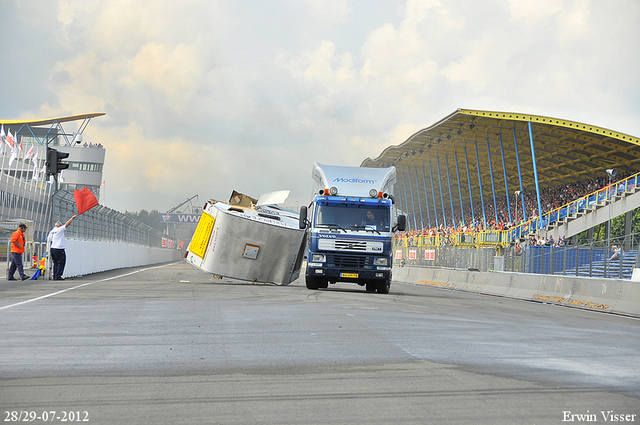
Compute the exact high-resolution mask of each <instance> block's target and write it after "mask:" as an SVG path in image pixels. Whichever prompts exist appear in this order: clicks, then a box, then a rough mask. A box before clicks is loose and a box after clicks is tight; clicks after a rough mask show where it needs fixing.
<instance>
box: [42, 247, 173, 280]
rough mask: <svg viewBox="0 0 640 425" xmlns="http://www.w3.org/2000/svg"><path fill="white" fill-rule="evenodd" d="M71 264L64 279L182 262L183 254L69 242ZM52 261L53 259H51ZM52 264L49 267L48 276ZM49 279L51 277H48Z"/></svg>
mask: <svg viewBox="0 0 640 425" xmlns="http://www.w3.org/2000/svg"><path fill="white" fill-rule="evenodd" d="M65 251H66V254H67V263H66V265H65V268H64V274H63V275H62V277H73V276H82V275H86V274H91V273H98V272H103V271H106V270H113V269H121V268H125V267H137V266H145V265H148V264H157V263H166V262H171V261H178V260H180V259H181V258H182V255H183V253H182V251H180V250H177V249H170V248H150V247H145V246H135V245H125V244H118V243H107V242H93V241H80V240H72V239H67V247H66V249H65ZM49 261H50V259H49ZM51 269H52V265H50V264H48V270H47V274H48V273H50V272H51ZM48 276H50V275H49V274H48Z"/></svg>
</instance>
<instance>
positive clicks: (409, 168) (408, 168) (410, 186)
mask: <svg viewBox="0 0 640 425" xmlns="http://www.w3.org/2000/svg"><path fill="white" fill-rule="evenodd" d="M407 172H408V173H409V193H410V194H411V214H412V215H413V230H418V223H417V222H416V203H415V202H414V201H413V184H411V167H407ZM402 181H403V182H404V171H403V172H402Z"/></svg>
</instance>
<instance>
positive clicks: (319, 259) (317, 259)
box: [311, 254, 387, 264]
mask: <svg viewBox="0 0 640 425" xmlns="http://www.w3.org/2000/svg"><path fill="white" fill-rule="evenodd" d="M311 261H313V262H318V263H324V262H325V261H327V258H326V257H325V255H324V254H313V255H312V256H311ZM385 264H387V263H385Z"/></svg>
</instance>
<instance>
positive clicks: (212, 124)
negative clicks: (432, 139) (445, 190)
mask: <svg viewBox="0 0 640 425" xmlns="http://www.w3.org/2000/svg"><path fill="white" fill-rule="evenodd" d="M0 18H1V20H2V24H1V26H0V28H2V32H1V34H2V35H0V52H1V55H2V56H1V57H0V62H1V66H2V71H1V74H0V75H1V77H0V99H2V102H0V118H2V119H37V118H53V117H59V116H65V115H75V114H82V113H89V112H105V113H106V116H103V117H100V118H96V119H94V120H92V121H91V123H90V124H89V126H88V127H87V129H86V131H85V133H84V140H85V141H86V142H93V143H101V144H102V145H104V146H105V148H106V162H105V167H104V178H105V181H106V183H105V188H104V194H105V197H104V198H103V199H101V203H103V204H104V205H106V206H108V207H111V208H114V209H116V210H119V211H125V210H126V211H138V210H141V209H146V210H153V209H157V210H159V211H166V210H168V209H169V208H171V207H173V206H176V205H177V204H179V203H181V202H182V201H184V200H186V199H187V198H189V197H191V196H193V195H196V194H197V195H199V200H200V203H202V204H203V203H204V201H205V200H207V199H210V198H214V199H217V200H223V201H227V200H228V199H229V195H230V194H231V191H232V190H234V189H235V190H238V191H240V192H243V193H245V194H247V195H251V196H254V197H258V196H259V195H260V194H261V193H264V192H268V191H273V190H281V189H290V190H291V191H292V193H291V196H290V198H289V200H288V202H287V205H291V206H296V205H299V204H301V205H304V204H307V203H308V202H309V200H310V199H311V190H312V180H311V168H312V164H313V163H314V162H315V161H318V162H321V163H325V164H333V165H352V166H358V165H360V163H361V162H362V161H363V160H364V159H365V158H367V157H372V158H375V157H377V156H378V155H380V154H381V153H382V150H383V149H384V148H386V147H387V146H390V145H397V144H400V143H402V142H404V141H405V140H406V139H408V138H409V137H410V136H411V135H412V134H413V133H415V132H416V131H418V130H420V129H422V128H425V127H428V126H431V125H432V124H434V123H435V122H437V121H439V120H440V119H442V118H444V117H445V116H447V115H449V114H450V113H452V112H454V111H455V110H456V109H458V108H465V109H482V110H495V111H505V112H521V113H530V114H536V115H546V116H550V117H555V118H564V119H569V120H574V121H579V122H583V123H589V124H593V125H597V126H600V127H604V128H608V129H612V130H617V131H621V132H624V133H627V134H630V135H632V136H640V77H639V76H638V75H639V70H640V1H638V0H577V1H569V0H485V1H481V0H451V1H449V0H441V1H437V0H407V1H390V0H352V1H348V0H268V1H267V0H244V1H243V0H236V1H217V0H178V1H176V0H171V1H165V0H153V1H148V0H113V1H110V0H101V1H98V0H65V1H50V0H0ZM74 126H75V124H67V125H65V129H66V130H75V128H72V127H74Z"/></svg>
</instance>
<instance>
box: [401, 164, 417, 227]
mask: <svg viewBox="0 0 640 425" xmlns="http://www.w3.org/2000/svg"><path fill="white" fill-rule="evenodd" d="M402 188H403V189H404V202H403V203H402V205H403V206H404V208H403V211H406V214H409V211H408V210H407V208H408V207H409V205H407V200H408V197H407V182H405V181H404V171H403V172H402ZM407 222H408V223H409V231H411V220H407ZM414 230H415V229H414Z"/></svg>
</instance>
